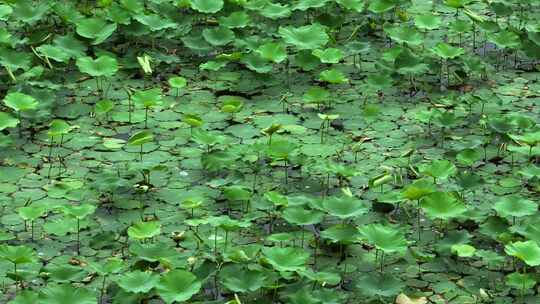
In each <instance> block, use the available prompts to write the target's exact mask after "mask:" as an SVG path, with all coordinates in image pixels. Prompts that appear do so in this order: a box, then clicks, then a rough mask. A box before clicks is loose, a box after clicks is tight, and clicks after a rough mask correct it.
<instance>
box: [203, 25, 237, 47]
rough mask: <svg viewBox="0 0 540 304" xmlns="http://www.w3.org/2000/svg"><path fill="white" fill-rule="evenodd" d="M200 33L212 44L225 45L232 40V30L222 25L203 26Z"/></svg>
mask: <svg viewBox="0 0 540 304" xmlns="http://www.w3.org/2000/svg"><path fill="white" fill-rule="evenodd" d="M202 35H203V37H204V39H205V40H206V41H207V42H208V43H210V44H211V45H214V46H222V45H226V44H228V43H229V42H231V41H233V40H234V32H233V31H232V30H230V29H229V28H227V27H224V26H218V27H213V28H205V29H204V30H203V32H202Z"/></svg>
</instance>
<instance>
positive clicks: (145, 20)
mask: <svg viewBox="0 0 540 304" xmlns="http://www.w3.org/2000/svg"><path fill="white" fill-rule="evenodd" d="M134 18H135V20H137V21H139V22H140V23H142V24H144V25H146V26H148V27H149V28H150V30H151V31H153V32H155V31H161V30H164V29H168V28H175V27H178V24H177V23H176V22H174V21H172V20H170V19H168V18H164V17H162V16H160V15H158V14H149V15H145V14H140V15H135V16H134Z"/></svg>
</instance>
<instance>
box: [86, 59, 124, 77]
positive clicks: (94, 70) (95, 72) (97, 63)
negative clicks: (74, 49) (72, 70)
mask: <svg viewBox="0 0 540 304" xmlns="http://www.w3.org/2000/svg"><path fill="white" fill-rule="evenodd" d="M77 67H78V68H79V70H80V71H81V72H82V73H86V74H88V75H90V76H92V77H100V76H106V77H111V76H113V75H114V74H115V73H116V72H117V71H118V62H117V61H116V59H115V58H113V57H110V56H108V55H102V56H100V57H98V58H96V59H92V58H91V57H88V56H86V57H79V58H77Z"/></svg>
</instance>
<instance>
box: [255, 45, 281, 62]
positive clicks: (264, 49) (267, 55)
mask: <svg viewBox="0 0 540 304" xmlns="http://www.w3.org/2000/svg"><path fill="white" fill-rule="evenodd" d="M257 53H259V55H260V56H261V57H262V58H264V59H266V60H270V61H273V62H275V63H280V62H282V61H283V60H285V59H287V50H286V49H285V46H284V45H283V44H281V43H273V42H270V43H266V44H263V45H261V46H260V47H259V48H258V49H257Z"/></svg>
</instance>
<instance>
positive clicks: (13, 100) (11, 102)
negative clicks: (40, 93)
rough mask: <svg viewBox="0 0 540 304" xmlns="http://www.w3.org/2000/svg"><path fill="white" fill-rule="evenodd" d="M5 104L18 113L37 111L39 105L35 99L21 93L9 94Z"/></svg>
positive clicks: (5, 98)
mask: <svg viewBox="0 0 540 304" xmlns="http://www.w3.org/2000/svg"><path fill="white" fill-rule="evenodd" d="M4 103H5V104H6V106H8V107H10V108H12V109H13V110H15V111H17V112H19V111H28V110H35V109H36V108H37V106H38V104H39V103H38V101H37V100H36V99H35V98H34V97H32V96H30V95H26V94H24V93H19V92H14V93H9V94H7V95H6V97H4Z"/></svg>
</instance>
